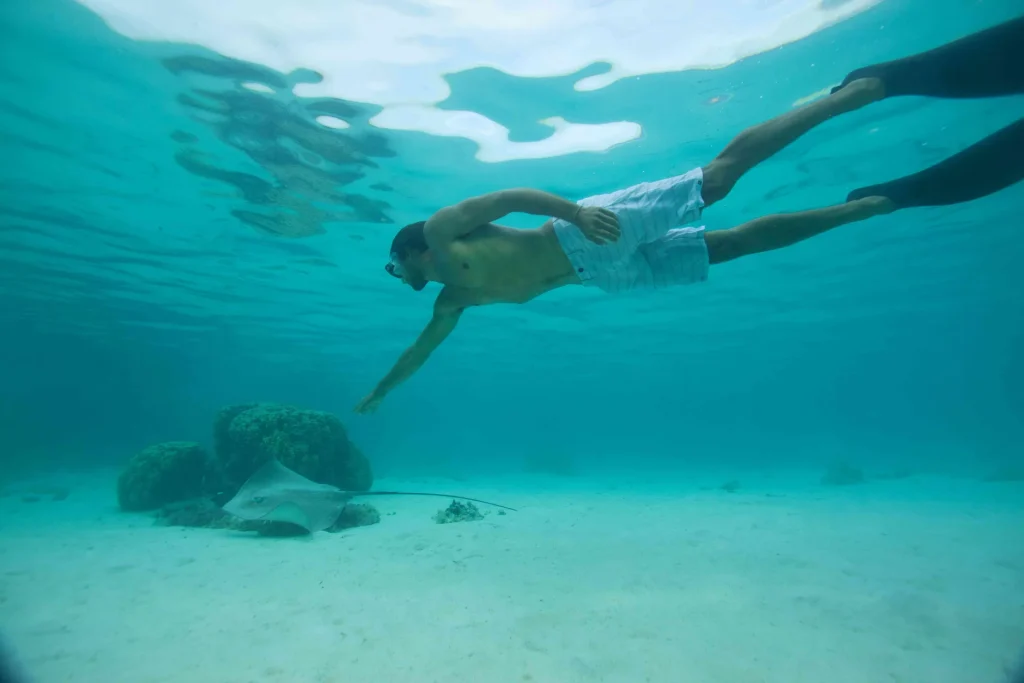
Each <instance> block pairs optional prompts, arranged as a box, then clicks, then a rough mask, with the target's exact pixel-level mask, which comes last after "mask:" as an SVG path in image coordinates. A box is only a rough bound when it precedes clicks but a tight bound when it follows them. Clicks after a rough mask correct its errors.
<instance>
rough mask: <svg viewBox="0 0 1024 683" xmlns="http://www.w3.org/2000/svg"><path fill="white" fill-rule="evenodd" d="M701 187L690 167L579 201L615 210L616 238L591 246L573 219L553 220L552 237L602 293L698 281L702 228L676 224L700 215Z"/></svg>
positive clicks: (703, 269)
mask: <svg viewBox="0 0 1024 683" xmlns="http://www.w3.org/2000/svg"><path fill="white" fill-rule="evenodd" d="M703 185H704V173H703V172H702V171H701V169H700V168H695V169H693V170H692V171H689V172H688V173H684V174H683V175H680V176H675V177H672V178H665V179H664V180H656V181H654V182H650V183H640V184H639V185H633V186H632V187H627V188H625V189H623V190H617V191H615V192H611V193H609V194H602V195H596V196H594V197H587V198H586V199H581V200H580V201H579V202H577V203H578V204H580V205H581V206H598V207H602V208H605V209H608V210H609V211H612V212H614V213H615V215H616V216H618V219H619V227H620V228H621V230H622V235H621V236H620V237H619V239H618V240H617V241H615V242H609V243H607V244H595V243H594V242H591V241H590V240H588V239H587V238H586V237H585V236H584V235H583V233H582V232H581V231H580V229H579V228H577V227H576V226H575V225H573V224H572V223H569V222H567V221H563V220H560V219H555V221H554V229H555V236H556V237H557V238H558V242H559V243H560V244H561V245H562V249H563V250H564V251H565V254H566V256H568V257H569V261H570V262H571V263H572V265H573V267H574V268H575V269H576V274H577V275H578V276H579V278H580V280H581V281H582V282H583V284H585V285H591V286H596V287H600V288H601V289H603V290H605V291H607V292H623V291H626V290H631V289H643V288H648V289H650V288H662V287H671V286H673V285H683V284H692V283H694V282H703V281H705V280H707V279H708V266H709V263H708V248H707V245H706V244H705V243H704V226H701V227H697V228H692V227H691V228H686V227H680V226H683V225H685V224H687V223H692V222H694V221H696V220H699V219H700V216H701V212H702V211H703V210H704V200H703V198H702V197H701V188H702V186H703Z"/></svg>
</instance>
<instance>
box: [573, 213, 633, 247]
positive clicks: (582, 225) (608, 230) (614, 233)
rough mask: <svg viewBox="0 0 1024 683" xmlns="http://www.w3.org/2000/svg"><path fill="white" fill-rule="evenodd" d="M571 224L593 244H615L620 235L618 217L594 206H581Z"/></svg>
mask: <svg viewBox="0 0 1024 683" xmlns="http://www.w3.org/2000/svg"><path fill="white" fill-rule="evenodd" d="M572 222H573V223H574V224H575V225H576V227H578V228H579V229H580V231H581V232H583V234H584V235H585V236H586V238H587V239H588V240H590V241H591V242H594V243H595V244H607V243H608V242H615V241H617V240H618V239H619V235H621V234H622V231H621V230H620V229H619V219H618V217H617V216H616V215H615V214H614V213H612V212H611V211H609V210H608V209H602V208H599V207H596V206H581V207H580V208H579V209H577V210H576V215H575V216H573V219H572Z"/></svg>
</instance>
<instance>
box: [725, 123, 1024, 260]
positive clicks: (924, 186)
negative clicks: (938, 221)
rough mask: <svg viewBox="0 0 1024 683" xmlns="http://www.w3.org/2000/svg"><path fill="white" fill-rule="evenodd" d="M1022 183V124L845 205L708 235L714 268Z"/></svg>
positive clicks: (868, 189)
mask: <svg viewBox="0 0 1024 683" xmlns="http://www.w3.org/2000/svg"><path fill="white" fill-rule="evenodd" d="M1022 180H1024V119H1020V120H1018V121H1016V122H1015V123H1011V124H1010V125H1009V126H1006V127H1005V128H1003V129H1002V130H999V131H996V132H995V133H993V134H992V135H990V136H988V137H987V138H985V139H984V140H981V141H980V142H976V143H975V144H973V145H971V146H970V147H968V148H967V149H964V150H962V151H960V152H958V153H956V154H954V155H953V156H951V157H949V158H947V159H943V160H942V161H940V162H939V163H937V164H935V165H934V166H931V167H929V168H926V169H925V170H923V171H920V172H918V173H914V174H913V175H908V176H904V177H902V178H898V179H896V180H892V181H889V182H887V183H882V184H881V185H872V186H871V187H865V188H861V189H859V190H854V191H853V192H851V193H850V194H849V196H848V197H847V201H846V203H845V204H839V205H837V206H830V207H828V208H825V209H814V210H811V211H801V212H800V213H782V214H775V215H772V216H764V217H763V218H758V219H755V220H752V221H750V222H749V223H744V224H743V225H739V226H737V227H735V228H730V229H729V230H715V231H711V232H708V233H706V234H705V241H706V242H707V245H708V252H709V255H710V258H711V262H712V263H721V262H723V261H730V260H732V259H734V258H738V257H740V256H745V255H747V254H756V253H758V252H761V251H771V250H772V249H778V248H780V247H786V246H789V245H790V244H794V243H796V242H800V241H802V240H805V239H807V238H808V237H814V236H815V235H819V234H821V233H823V232H825V231H826V230H831V229H832V228H835V227H837V226H840V225H844V224H846V223H853V222H855V221H862V220H864V219H866V218H871V217H872V216H877V215H879V214H882V213H891V212H892V211H897V210H899V209H906V208H910V207H915V206H946V205H949V204H961V203H963V202H968V201H972V200H975V199H980V198H981V197H986V196H988V195H990V194H993V193H995V192H998V191H1000V190H1002V189H1004V188H1007V187H1009V186H1011V185H1014V184H1016V183H1018V182H1020V181H1022Z"/></svg>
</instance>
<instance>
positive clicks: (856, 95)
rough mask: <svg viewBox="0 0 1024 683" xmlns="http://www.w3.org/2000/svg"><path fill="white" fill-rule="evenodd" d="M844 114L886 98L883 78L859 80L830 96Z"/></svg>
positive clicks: (872, 77) (873, 77)
mask: <svg viewBox="0 0 1024 683" xmlns="http://www.w3.org/2000/svg"><path fill="white" fill-rule="evenodd" d="M829 98H830V99H832V100H833V101H834V102H835V105H836V107H838V109H839V110H840V111H842V112H848V111H853V110H855V109H860V108H861V107H864V106H867V105H869V104H871V103H872V102H877V101H879V100H881V99H884V98H885V83H883V82H882V79H881V78H877V77H875V76H869V77H867V78H858V79H857V80H855V81H851V82H850V83H848V84H846V85H845V86H843V88H842V89H841V90H836V91H834V92H833V93H832V94H831V95H830V96H829Z"/></svg>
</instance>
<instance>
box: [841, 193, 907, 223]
mask: <svg viewBox="0 0 1024 683" xmlns="http://www.w3.org/2000/svg"><path fill="white" fill-rule="evenodd" d="M847 205H848V206H849V207H850V208H851V209H852V210H853V211H854V212H855V213H856V214H857V216H858V217H859V218H858V220H863V219H864V218H871V217H872V216H881V215H884V214H887V213H892V212H893V211H895V210H896V204H895V203H894V202H893V201H892V200H891V199H889V198H888V197H863V198H862V199H855V200H853V201H852V202H848V204H847Z"/></svg>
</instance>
